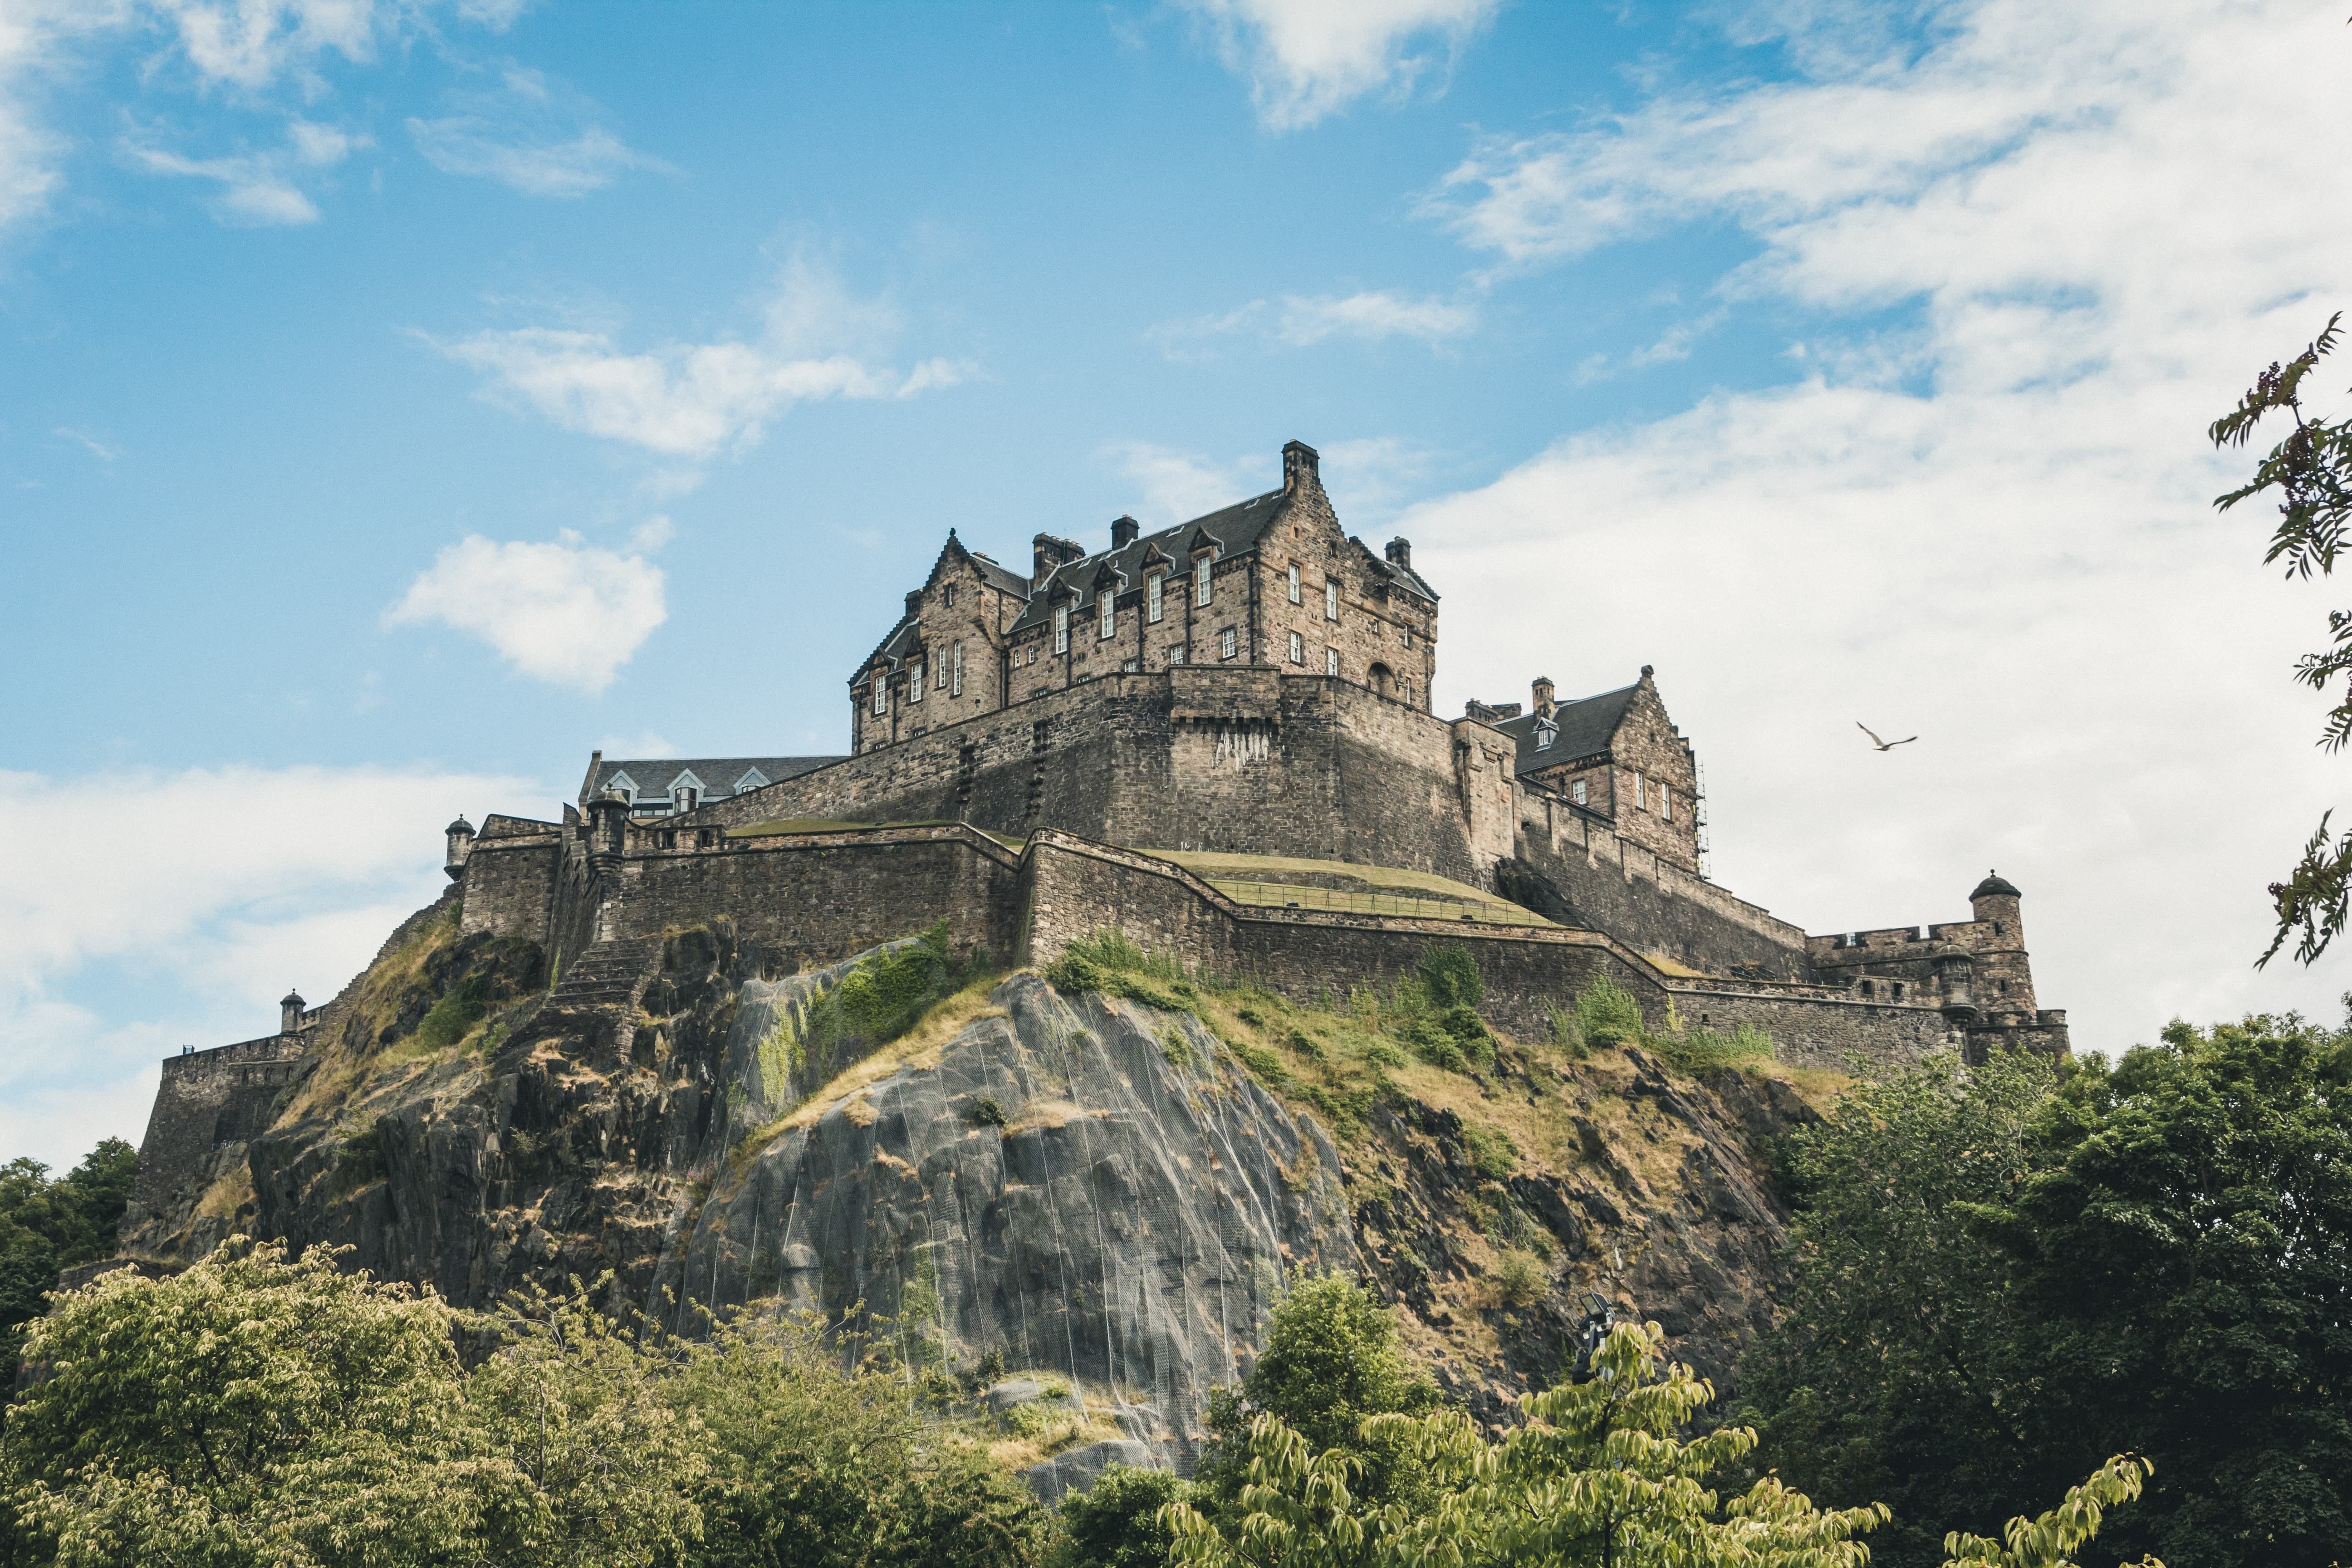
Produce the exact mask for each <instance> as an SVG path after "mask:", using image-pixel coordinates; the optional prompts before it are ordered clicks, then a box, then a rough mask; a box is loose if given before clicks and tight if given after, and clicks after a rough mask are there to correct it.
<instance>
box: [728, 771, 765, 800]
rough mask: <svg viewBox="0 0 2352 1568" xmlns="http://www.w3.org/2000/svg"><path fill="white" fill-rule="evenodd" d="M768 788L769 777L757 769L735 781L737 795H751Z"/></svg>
mask: <svg viewBox="0 0 2352 1568" xmlns="http://www.w3.org/2000/svg"><path fill="white" fill-rule="evenodd" d="M767 787H768V775H767V774H765V773H761V771H760V770H759V769H757V768H753V769H751V771H750V772H748V773H745V774H744V775H743V776H742V777H741V778H740V779H737V780H736V781H735V793H736V794H737V795H749V794H751V792H752V791H753V790H755V789H765V788H767Z"/></svg>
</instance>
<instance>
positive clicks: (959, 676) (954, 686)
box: [948, 643, 963, 697]
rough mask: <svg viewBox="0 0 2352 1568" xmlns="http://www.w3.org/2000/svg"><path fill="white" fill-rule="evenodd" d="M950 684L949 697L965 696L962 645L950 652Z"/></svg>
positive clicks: (956, 646) (957, 645)
mask: <svg viewBox="0 0 2352 1568" xmlns="http://www.w3.org/2000/svg"><path fill="white" fill-rule="evenodd" d="M948 683H949V691H948V695H949V696H950V697H961V696H962V695H963V644H961V643H958V644H956V645H955V646H954V647H951V648H950V649H949V650H948Z"/></svg>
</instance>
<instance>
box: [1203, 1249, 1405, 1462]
mask: <svg viewBox="0 0 2352 1568" xmlns="http://www.w3.org/2000/svg"><path fill="white" fill-rule="evenodd" d="M1436 1405H1437V1390H1436V1388H1435V1386H1434V1385H1433V1384H1431V1383H1430V1381H1429V1379H1428V1377H1427V1375H1426V1374H1425V1373H1422V1372H1421V1371H1419V1370H1418V1369H1417V1368H1415V1367H1414V1366H1413V1365H1412V1363H1410V1362H1409V1361H1407V1360H1406V1359H1405V1356H1404V1353H1403V1352H1402V1351H1401V1350H1399V1349H1398V1347H1397V1343H1396V1324H1395V1323H1394V1321H1392V1320H1391V1318H1390V1316H1389V1313H1388V1310H1387V1309H1386V1308H1384V1307H1382V1306H1381V1304H1380V1303H1379V1302H1377V1301H1375V1300H1372V1299H1371V1297H1370V1296H1369V1295H1367V1294H1366V1293H1365V1291H1364V1289H1363V1288H1362V1287H1361V1286H1360V1285H1358V1284H1357V1283H1356V1282H1355V1281H1354V1280H1352V1279H1349V1278H1348V1277H1346V1276H1345V1275H1341V1274H1321V1275H1308V1274H1305V1273H1303V1272H1302V1273H1300V1274H1297V1275H1294V1276H1293V1277H1292V1279H1291V1282H1290V1288H1289V1289H1288V1290H1287V1291H1286V1292H1285V1293H1284V1295H1283V1297H1282V1299H1281V1300H1279V1301H1277V1302H1276V1304H1275V1309H1274V1314H1273V1321H1271V1322H1270V1323H1269V1324H1268V1325H1267V1328H1266V1336H1265V1349H1264V1350H1262V1351H1260V1352H1258V1358H1257V1362H1256V1364H1255V1365H1254V1366H1252V1367H1251V1368H1250V1373H1249V1375H1248V1377H1247V1378H1245V1379H1244V1380H1243V1383H1242V1386H1241V1390H1240V1393H1239V1394H1235V1393H1234V1391H1233V1390H1231V1389H1219V1390H1217V1391H1216V1393H1215V1394H1212V1395H1211V1397H1210V1401H1209V1414H1208V1423H1207V1424H1208V1427H1209V1435H1210V1440H1209V1442H1208V1443H1207V1444H1206V1445H1205V1446H1204V1449H1203V1452H1202V1456H1201V1462H1200V1466H1199V1468H1198V1471H1197V1474H1196V1477H1195V1479H1197V1480H1198V1481H1199V1482H1200V1484H1201V1486H1202V1489H1203V1490H1204V1494H1205V1496H1206V1497H1207V1498H1208V1499H1210V1500H1213V1504H1214V1505H1215V1506H1219V1507H1230V1506H1231V1505H1232V1504H1233V1503H1234V1501H1235V1500H1237V1499H1238V1498H1239V1497H1240V1495H1241V1490H1242V1487H1243V1485H1244V1479H1245V1477H1246V1472H1247V1469H1248V1466H1249V1463H1250V1460H1249V1458H1248V1455H1249V1452H1250V1443H1251V1433H1252V1431H1253V1430H1254V1427H1255V1421H1256V1418H1257V1417H1258V1416H1260V1415H1272V1416H1274V1417H1276V1419H1278V1420H1279V1421H1281V1422H1282V1423H1283V1424H1284V1425H1285V1426H1286V1427H1288V1428H1289V1429H1290V1430H1292V1431H1295V1432H1297V1434H1298V1435H1299V1436H1300V1437H1301V1439H1302V1440H1304V1441H1305V1442H1306V1443H1307V1444H1308V1445H1309V1446H1310V1447H1311V1448H1312V1450H1313V1451H1314V1452H1317V1453H1321V1452H1323V1451H1325V1450H1327V1449H1328V1450H1336V1451H1339V1452H1342V1453H1345V1454H1347V1455H1348V1456H1349V1458H1350V1459H1351V1461H1352V1462H1353V1463H1354V1464H1355V1465H1356V1466H1357V1468H1358V1472H1359V1482H1358V1489H1359V1491H1360V1494H1361V1495H1363V1496H1366V1497H1370V1498H1375V1499H1380V1500H1387V1499H1389V1498H1391V1497H1395V1496H1400V1495H1403V1494H1407V1493H1411V1492H1412V1491H1415V1490H1417V1489H1419V1488H1420V1486H1421V1484H1422V1478H1421V1475H1420V1472H1418V1471H1417V1470H1416V1469H1415V1468H1413V1467H1412V1466H1411V1465H1410V1464H1409V1463H1408V1462H1407V1457H1406V1444H1407V1441H1408V1440H1407V1438H1406V1436H1403V1435H1402V1434H1400V1433H1396V1432H1391V1431H1388V1430H1385V1429H1383V1430H1381V1431H1379V1432H1374V1433H1366V1432H1365V1431H1363V1430H1362V1429H1361V1428H1362V1426H1363V1423H1364V1420H1365V1418H1366V1417H1368V1416H1372V1415H1420V1414H1422V1413H1423V1412H1425V1411H1428V1410H1431V1409H1433V1408H1434V1407H1435V1406H1436Z"/></svg>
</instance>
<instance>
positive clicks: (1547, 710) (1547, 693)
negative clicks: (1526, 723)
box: [1534, 675, 1552, 719]
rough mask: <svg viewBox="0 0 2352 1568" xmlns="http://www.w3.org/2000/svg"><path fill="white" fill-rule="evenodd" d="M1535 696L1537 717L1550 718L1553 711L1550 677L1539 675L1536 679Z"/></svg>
mask: <svg viewBox="0 0 2352 1568" xmlns="http://www.w3.org/2000/svg"><path fill="white" fill-rule="evenodd" d="M1534 695H1535V711H1536V714H1537V716H1538V717H1539V718H1544V719H1549V718H1550V717H1551V709H1552V701H1551V679H1550V678H1549V676H1542V675H1538V676H1537V677H1536V680H1535V689H1534Z"/></svg>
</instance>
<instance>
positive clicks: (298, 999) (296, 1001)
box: [278, 985, 302, 1035]
mask: <svg viewBox="0 0 2352 1568" xmlns="http://www.w3.org/2000/svg"><path fill="white" fill-rule="evenodd" d="M301 1027H302V993H300V992H299V991H297V990H295V989H294V988H293V987H292V986H290V985H289V986H288V987H287V989H286V994H285V995H283V996H281V997H279V998H278V1033H279V1034H281V1035H291V1034H294V1033H296V1032H297V1031H299V1029H300V1028H301Z"/></svg>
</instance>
